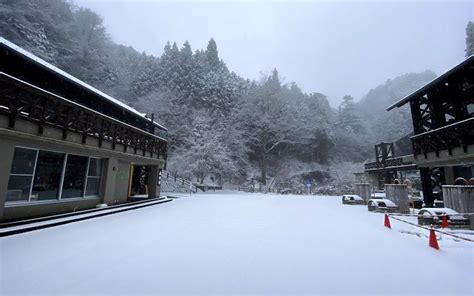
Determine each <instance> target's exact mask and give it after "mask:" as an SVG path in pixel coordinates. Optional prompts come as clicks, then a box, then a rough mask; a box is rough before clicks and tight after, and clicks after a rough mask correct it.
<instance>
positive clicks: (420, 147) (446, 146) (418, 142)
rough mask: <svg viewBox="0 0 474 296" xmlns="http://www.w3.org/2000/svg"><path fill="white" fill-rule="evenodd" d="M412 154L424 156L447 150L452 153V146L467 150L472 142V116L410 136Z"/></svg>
mask: <svg viewBox="0 0 474 296" xmlns="http://www.w3.org/2000/svg"><path fill="white" fill-rule="evenodd" d="M411 141H412V144H413V154H414V155H415V157H416V156H417V155H420V154H423V155H424V157H425V158H426V157H427V155H428V153H430V152H435V153H436V156H439V152H440V151H442V150H447V151H448V153H449V155H452V151H453V149H454V148H458V147H460V148H462V149H463V151H464V152H467V146H468V145H472V144H474V117H471V118H468V119H465V120H462V121H459V122H455V123H453V124H450V125H447V126H443V127H441V128H437V129H434V130H431V131H427V132H424V133H421V134H418V135H414V136H412V137H411Z"/></svg>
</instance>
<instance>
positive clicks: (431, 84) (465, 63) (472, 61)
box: [386, 55, 474, 111]
mask: <svg viewBox="0 0 474 296" xmlns="http://www.w3.org/2000/svg"><path fill="white" fill-rule="evenodd" d="M468 65H474V55H471V56H469V57H468V58H466V59H465V60H464V61H462V62H460V63H459V64H457V65H456V66H454V67H453V68H451V69H450V70H448V71H446V72H444V73H443V74H441V75H440V76H438V77H436V78H435V79H433V80H431V81H430V82H428V83H427V84H425V85H424V86H422V87H420V88H419V89H417V90H416V91H414V92H412V93H411V94H409V95H407V96H405V97H404V98H403V99H401V100H400V101H398V102H396V103H394V104H392V105H390V106H389V107H388V108H387V109H386V110H387V111H390V110H392V109H393V108H395V107H397V108H399V107H401V106H403V105H405V104H406V103H408V102H409V101H411V100H413V99H415V98H417V97H419V96H420V95H423V94H425V93H426V92H427V91H428V90H429V89H430V88H432V87H434V86H436V85H437V84H438V83H442V82H443V81H444V80H446V78H448V77H449V76H451V75H453V74H454V73H456V72H458V71H459V70H461V69H463V68H464V67H466V66H468Z"/></svg>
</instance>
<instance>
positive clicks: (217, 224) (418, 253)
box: [0, 193, 474, 295]
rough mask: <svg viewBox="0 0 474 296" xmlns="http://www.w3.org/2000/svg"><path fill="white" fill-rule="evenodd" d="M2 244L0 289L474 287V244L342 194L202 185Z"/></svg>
mask: <svg viewBox="0 0 474 296" xmlns="http://www.w3.org/2000/svg"><path fill="white" fill-rule="evenodd" d="M0 244H1V245H0V246H1V248H0V251H1V260H0V261H1V262H0V264H1V270H0V271H1V274H2V277H1V279H0V281H1V282H0V287H1V288H0V289H1V290H0V292H1V293H0V294H2V295H10V294H15V293H29V294H54V293H56V294H66V293H67V294H71V293H72V294H84V293H92V294H155V295H156V294H166V295H170V294H211V293H215V294H291V295H294V294H346V295H348V294H354V291H356V292H357V294H430V295H437V294H438V295H472V293H473V282H472V274H473V271H474V270H473V262H474V261H473V259H474V258H473V256H474V248H473V244H472V243H468V242H463V241H455V240H451V239H448V238H442V239H441V240H440V247H441V250H440V251H436V250H433V249H431V248H429V247H428V246H427V245H428V241H427V238H426V237H424V234H423V233H421V234H420V232H419V230H414V229H412V228H411V226H407V225H404V223H401V222H398V221H392V230H389V229H386V228H385V227H383V214H381V213H371V212H368V211H367V206H359V205H357V206H349V205H342V204H341V197H340V196H338V197H317V196H292V195H284V196H283V195H273V194H257V193H255V194H253V193H215V194H196V195H193V196H192V197H189V196H183V197H182V198H179V199H176V200H174V201H173V202H171V203H167V204H163V205H160V206H156V207H149V208H143V209H139V210H135V211H131V212H125V213H121V214H117V215H112V216H106V217H103V218H99V219H93V220H86V221H82V222H77V223H72V224H68V225H64V226H58V227H54V228H49V229H43V230H38V231H34V232H30V233H24V234H19V235H15V236H10V237H4V238H1V239H0ZM442 271H447V272H445V273H443V274H441V272H442ZM440 277H442V281H437V279H439V278H440ZM25 279H27V280H25Z"/></svg>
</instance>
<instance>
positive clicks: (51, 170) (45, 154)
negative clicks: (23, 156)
mask: <svg viewBox="0 0 474 296" xmlns="http://www.w3.org/2000/svg"><path fill="white" fill-rule="evenodd" d="M64 157H65V154H64V153H58V152H51V151H39V154H38V160H37V162H36V172H35V178H34V181H33V190H32V191H31V200H51V199H57V198H58V194H59V184H60V183H61V173H62V171H63V165H64Z"/></svg>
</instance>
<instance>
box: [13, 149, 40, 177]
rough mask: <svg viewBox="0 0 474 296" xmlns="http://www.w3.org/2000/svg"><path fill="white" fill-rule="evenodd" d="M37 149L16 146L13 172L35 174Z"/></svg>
mask: <svg viewBox="0 0 474 296" xmlns="http://www.w3.org/2000/svg"><path fill="white" fill-rule="evenodd" d="M36 152H37V151H36V150H31V149H24V148H15V154H14V155H13V163H12V169H11V173H12V174H30V175H32V174H33V169H34V167H35V159H36Z"/></svg>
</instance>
